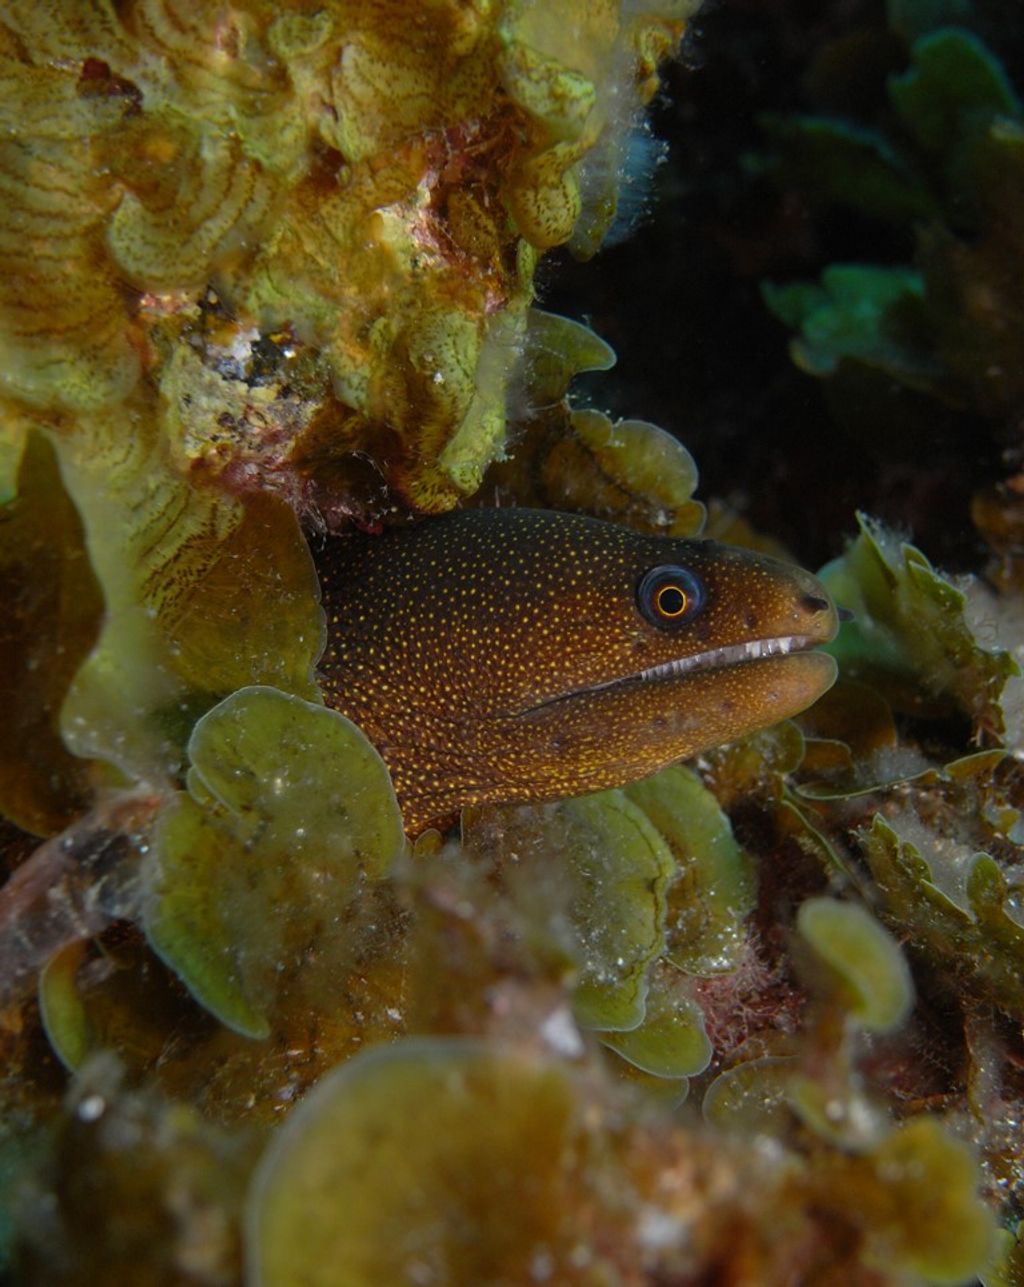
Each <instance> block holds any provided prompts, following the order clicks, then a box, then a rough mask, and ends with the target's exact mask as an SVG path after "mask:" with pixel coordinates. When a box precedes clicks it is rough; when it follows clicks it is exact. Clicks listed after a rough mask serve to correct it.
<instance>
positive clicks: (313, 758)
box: [145, 688, 404, 1037]
mask: <svg viewBox="0 0 1024 1287" xmlns="http://www.w3.org/2000/svg"><path fill="white" fill-rule="evenodd" d="M188 750H189V761H190V768H189V773H188V791H187V792H186V793H182V794H181V795H180V796H179V798H178V800H177V803H176V804H175V805H174V806H173V807H172V808H171V809H170V810H169V811H168V812H167V813H165V815H164V816H163V818H162V819H161V822H160V825H159V827H158V829H157V833H156V837H155V841H154V852H153V857H152V860H151V862H150V863H149V865H148V873H147V881H148V885H149V892H148V896H147V903H146V911H145V926H146V934H147V937H148V939H149V941H150V943H151V944H152V945H153V946H154V948H155V949H156V950H157V951H158V952H159V954H160V955H161V956H162V957H163V958H164V960H166V961H167V962H168V963H169V964H170V965H171V966H172V967H173V968H174V969H175V970H176V972H177V973H178V974H180V975H181V977H182V978H183V979H184V980H185V982H186V984H187V985H188V987H189V988H190V990H191V991H192V992H193V993H194V994H195V995H196V996H197V997H198V998H199V999H200V1001H201V1002H202V1003H203V1004H204V1005H205V1006H206V1007H207V1008H208V1009H210V1010H212V1011H213V1013H214V1014H216V1015H217V1016H218V1018H220V1019H221V1020H222V1021H223V1022H224V1023H226V1024H227V1025H228V1026H229V1027H231V1028H234V1029H235V1030H236V1031H239V1032H241V1033H243V1034H245V1035H247V1036H252V1037H264V1036H267V1035H268V1033H269V1032H270V1018H269V1016H270V1014H271V1013H272V1011H273V1010H274V1008H275V1005H276V1004H277V1003H278V1001H279V998H280V997H281V995H282V993H283V992H284V991H285V990H286V989H287V988H288V986H289V985H290V984H291V983H292V982H293V978H294V975H295V973H296V971H299V970H300V969H302V972H303V974H304V979H303V984H302V986H303V987H304V988H307V987H311V988H312V989H313V990H314V991H315V990H316V988H317V986H320V987H326V986H329V984H328V982H327V980H328V979H329V977H330V975H331V973H332V971H337V969H338V956H339V953H340V954H341V956H344V954H345V951H346V938H347V934H346V929H345V917H346V909H347V908H348V907H349V905H350V904H351V903H352V901H353V899H354V898H355V897H356V896H357V893H358V890H359V886H360V883H361V882H362V881H374V880H380V879H381V878H382V877H384V876H386V875H387V873H388V871H389V870H390V868H391V866H392V864H393V862H394V860H395V858H396V857H397V855H398V854H399V853H400V852H401V849H402V847H403V843H404V838H403V833H402V820H401V815H400V813H399V811H398V804H397V801H396V800H395V797H394V792H393V790H392V788H391V783H390V779H389V778H388V774H387V770H386V768H385V767H384V763H383V761H382V760H381V758H380V756H379V755H378V754H377V752H376V751H375V750H374V748H373V747H372V746H371V745H370V744H369V742H368V741H367V740H366V738H365V737H364V736H363V735H362V733H360V732H359V730H358V729H357V728H356V727H355V726H354V725H353V724H352V723H350V721H348V720H346V719H345V718H344V716H342V715H339V714H337V712H335V711H330V710H327V709H325V708H324V707H321V706H316V705H313V704H311V703H309V702H304V701H302V700H301V699H300V698H297V697H290V696H288V695H286V694H284V693H281V692H278V691H277V690H275V689H272V688H245V689H240V690H239V691H238V692H236V693H234V694H233V695H232V696H231V697H229V698H227V699H226V700H225V701H224V702H222V703H221V704H220V705H219V706H217V707H215V708H214V709H213V710H212V711H209V712H208V713H207V714H206V715H205V716H204V717H203V718H202V719H201V720H200V721H199V723H198V724H197V725H196V727H195V729H194V731H193V733H192V737H191V739H190V741H189V748H188ZM318 924H319V926H320V932H319V933H318V934H317V933H316V930H315V928H314V927H315V926H317V925H318ZM311 930H312V932H313V933H314V934H315V936H316V945H317V961H316V964H312V963H308V962H307V961H306V952H307V950H308V948H309V945H310V943H309V940H310V933H311ZM303 966H305V968H304V969H303Z"/></svg>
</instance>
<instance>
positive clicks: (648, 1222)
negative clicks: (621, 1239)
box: [637, 1207, 685, 1251]
mask: <svg viewBox="0 0 1024 1287" xmlns="http://www.w3.org/2000/svg"><path fill="white" fill-rule="evenodd" d="M684 1236H685V1230H684V1228H683V1226H682V1224H681V1223H680V1222H679V1221H678V1220H676V1219H673V1217H672V1216H670V1215H668V1214H667V1213H666V1212H664V1211H659V1210H658V1208H657V1207H647V1208H646V1209H645V1210H644V1211H643V1212H642V1213H641V1215H640V1223H639V1225H638V1227H637V1237H638V1238H639V1240H640V1244H641V1246H643V1247H646V1248H648V1249H649V1250H651V1251H662V1250H664V1248H666V1247H677V1246H678V1245H679V1244H680V1243H681V1242H682V1241H683V1239H684Z"/></svg>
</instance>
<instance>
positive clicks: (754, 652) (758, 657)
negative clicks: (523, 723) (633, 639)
mask: <svg viewBox="0 0 1024 1287" xmlns="http://www.w3.org/2000/svg"><path fill="white" fill-rule="evenodd" d="M825 642H826V639H823V638H822V636H821V635H781V636H779V637H778V638H775V639H750V640H748V641H747V642H746V643H738V644H724V645H723V646H721V647H718V648H708V649H706V650H705V651H704V652H696V653H692V654H691V655H690V656H688V657H676V658H673V660H671V661H663V662H659V664H658V665H656V666H648V667H647V668H646V669H644V670H638V671H635V672H633V673H632V674H628V675H620V676H619V677H618V678H617V679H609V680H606V681H605V682H604V683H602V684H590V685H587V686H584V687H582V688H573V689H570V690H569V691H568V692H565V693H559V694H558V695H557V696H555V697H548V698H546V699H545V700H544V701H541V702H537V703H536V705H534V706H529V707H527V708H526V709H525V710H522V711H520V712H519V714H520V715H530V714H532V713H533V712H534V711H537V710H541V709H542V708H543V707H545V706H551V705H553V704H554V703H556V702H563V701H566V700H568V699H569V698H573V697H582V696H587V695H589V694H591V693H602V692H607V691H608V689H610V688H619V687H621V686H622V685H623V684H636V683H650V682H651V681H653V680H659V679H680V678H682V677H684V676H687V675H695V674H700V673H701V672H703V671H709V670H728V669H730V668H731V667H733V666H743V665H749V664H751V663H753V662H757V661H766V660H768V658H770V657H786V656H789V655H790V654H791V653H799V652H807V651H809V650H810V649H812V648H816V647H817V646H818V645H819V644H822V643H825Z"/></svg>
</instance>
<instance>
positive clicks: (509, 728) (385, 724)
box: [317, 509, 837, 836]
mask: <svg viewBox="0 0 1024 1287" xmlns="http://www.w3.org/2000/svg"><path fill="white" fill-rule="evenodd" d="M317 558H318V567H319V572H320V578H321V585H322V590H323V604H324V609H325V611H326V615H327V640H328V642H327V646H326V648H325V651H324V654H323V657H322V658H321V661H320V671H321V678H322V684H323V691H324V697H325V699H326V701H327V703H328V705H329V706H332V707H333V708H334V709H335V710H338V711H341V713H342V714H344V715H346V716H348V718H349V719H351V720H353V721H354V722H355V723H356V724H358V725H359V727H360V728H361V729H362V730H363V731H364V732H365V733H366V735H367V736H368V737H369V738H370V740H371V741H372V742H373V743H374V745H375V746H376V747H377V749H378V750H379V752H380V754H381V755H382V756H383V758H384V761H385V762H386V764H387V766H388V768H389V769H390V771H391V775H392V778H393V780H394V784H395V790H396V792H397V794H398V800H399V803H400V805H401V807H402V812H403V816H404V818H405V824H406V830H407V831H408V832H409V834H410V835H413V836H415V835H418V834H419V833H420V832H422V831H423V830H425V829H426V828H427V827H431V826H439V827H444V826H446V825H448V824H450V823H451V822H452V821H453V820H454V819H455V818H456V817H457V816H458V813H459V810H460V809H461V808H463V807H464V806H465V805H469V804H479V803H483V802H485V801H494V802H504V801H523V800H538V801H539V800H552V799H559V798H562V797H565V796H574V795H582V794H585V793H586V792H589V791H598V790H602V789H603V788H605V787H614V786H623V785H625V784H626V783H628V782H632V781H635V780H636V779H638V778H643V777H646V776H647V775H648V774H651V773H655V772H657V770H658V769H660V768H662V767H664V766H665V765H667V764H671V763H672V762H673V761H675V760H680V759H683V758H684V757H686V756H690V755H694V754H696V753H697V752H698V751H702V750H706V749H707V748H709V747H712V746H716V745H718V744H719V743H722V742H727V741H730V740H731V739H733V738H736V737H740V736H741V735H743V734H745V733H749V732H751V731H753V730H754V729H758V728H763V727H765V726H766V725H769V724H774V723H775V722H776V721H778V720H781V719H785V718H787V717H788V716H791V715H795V714H797V712H799V711H801V710H803V709H804V708H805V707H807V706H809V705H810V704H811V703H812V702H813V701H815V700H816V699H817V698H818V697H819V696H820V695H821V694H822V693H823V692H825V691H826V689H828V688H829V686H830V685H831V684H832V683H833V681H834V679H835V674H836V669H835V662H834V661H833V660H832V658H831V657H829V656H827V655H825V654H824V653H821V652H816V651H813V649H814V647H815V645H817V644H821V643H827V642H828V641H829V640H830V639H832V638H833V636H834V635H835V632H836V628H837V617H836V610H835V608H834V606H833V604H832V602H831V600H830V599H829V597H828V594H827V593H826V591H825V590H824V588H823V587H822V586H821V585H820V584H819V582H818V581H816V580H815V578H814V577H813V576H811V575H810V574H809V573H807V572H804V571H801V570H800V569H799V568H796V567H792V566H790V565H789V564H786V563H783V562H780V561H778V560H775V559H769V558H765V557H762V556H761V555H757V554H752V553H750V552H749V551H746V550H740V549H733V548H730V547H728V546H725V545H720V544H718V543H717V542H714V541H702V540H676V539H673V538H670V537H658V536H647V535H644V534H642V533H639V532H635V531H633V530H632V529H630V528H628V527H621V526H618V525H617V524H614V523H606V522H602V521H600V520H598V519H593V518H586V517H583V516H581V515H578V514H567V513H556V512H552V511H547V510H531V509H478V510H464V511H461V512H458V513H454V514H450V515H446V516H444V517H442V518H437V519H430V520H426V521H423V522H421V523H418V524H416V525H414V526H410V527H404V528H395V529H392V530H389V531H387V532H385V533H384V534H383V535H379V536H373V535H364V534H361V533H360V534H354V535H349V536H341V537H335V538H332V539H331V540H330V541H329V543H328V545H327V547H326V548H325V549H324V550H323V551H321V552H320V553H319V554H318V556H317Z"/></svg>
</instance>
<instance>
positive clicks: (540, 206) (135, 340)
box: [0, 0, 695, 510]
mask: <svg viewBox="0 0 1024 1287" xmlns="http://www.w3.org/2000/svg"><path fill="white" fill-rule="evenodd" d="M694 7H695V5H694V4H693V3H685V4H679V3H664V2H662V3H658V0H652V3H651V5H650V7H649V9H647V10H641V11H640V12H637V13H634V12H628V13H627V12H623V11H622V8H621V6H620V3H619V0H600V2H599V3H596V4H585V5H584V4H580V3H578V0H559V3H558V4H555V5H546V6H536V5H529V4H521V3H511V2H509V3H505V4H493V5H492V4H490V3H484V2H483V0H481V2H480V3H474V4H470V5H465V4H462V3H457V2H456V0H431V3H430V4H429V5H425V6H420V7H416V6H409V5H407V4H404V3H395V2H394V0H387V2H383V0H382V2H381V3H379V4H374V5H364V4H360V3H355V2H354V0H333V2H332V3H330V4H328V5H325V6H324V7H323V8H322V9H320V10H318V11H316V12H314V13H305V12H302V11H296V12H285V13H281V12H280V11H279V7H278V6H276V5H271V4H269V3H267V2H266V0H247V2H246V3H244V4H241V5H236V6H233V7H232V8H231V9H230V10H229V11H225V12H224V14H223V15H221V17H220V18H219V20H218V21H215V22H214V21H210V20H209V18H208V17H207V16H205V15H204V10H203V9H202V6H196V5H194V4H191V3H189V0H137V2H136V3H133V4H131V5H128V6H122V7H119V8H117V9H115V8H114V7H113V6H110V5H107V4H105V3H101V2H97V3H89V2H88V0H82V2H81V3H80V4H75V5H71V6H68V5H57V4H53V5H43V6H42V7H40V8H38V9H37V10H33V11H32V12H28V11H26V10H23V9H15V8H11V7H8V9H7V10H5V13H4V15H3V23H2V25H0V77H2V85H3V89H4V93H3V94H2V95H0V114H2V119H3V121H4V123H5V129H4V138H5V142H4V144H3V148H2V154H0V174H2V178H3V185H4V191H5V198H6V199H5V203H4V207H3V210H4V213H3V215H2V216H0V269H2V271H0V280H2V283H3V285H2V288H0V352H2V354H3V356H4V358H5V364H6V367H7V369H8V372H9V373H10V374H9V376H8V383H7V387H6V396H7V397H8V398H10V399H12V400H13V401H14V402H16V403H17V404H19V405H21V406H24V407H27V408H31V409H32V410H33V411H35V412H38V413H41V414H52V413H54V412H59V413H62V414H64V415H66V416H69V417H71V418H72V419H75V418H79V417H86V418H88V417H89V416H92V415H95V414H98V413H101V412H103V413H109V412H111V411H113V410H114V409H116V408H122V407H125V406H126V405H127V404H129V403H132V404H133V405H135V406H136V407H137V408H138V412H139V413H141V414H142V415H143V416H144V417H145V418H147V419H150V418H152V417H153V415H154V412H155V411H156V409H157V408H158V407H162V409H163V411H164V412H165V413H166V412H168V411H170V412H171V413H172V423H171V424H170V425H169V427H168V428H169V434H170V436H171V438H175V437H179V438H180V437H181V435H177V434H176V433H175V426H174V424H173V413H174V412H175V410H176V403H175V400H174V399H173V398H170V399H168V397H167V395H168V394H169V393H170V391H171V390H172V388H173V387H174V384H175V380H176V375H175V370H176V366H175V350H176V349H177V348H180V347H181V346H187V345H188V343H189V335H190V330H189V326H190V317H191V310H192V309H193V308H194V305H195V304H196V302H197V301H198V299H199V298H200V296H201V295H202V293H203V291H204V290H205V289H206V287H207V286H210V285H213V286H215V287H216V289H217V291H218V292H219V293H220V295H221V296H222V298H223V300H225V301H226V303H227V305H228V307H229V309H230V310H231V317H230V321H229V326H228V330H229V331H231V332H233V336H234V339H233V344H234V347H235V348H236V350H237V351H238V352H240V353H242V354H243V355H244V352H245V350H246V349H247V348H248V346H249V344H250V342H251V337H252V336H254V335H258V333H259V330H260V329H262V331H263V332H264V333H270V332H275V331H281V332H285V333H287V334H288V336H289V337H290V340H291V343H292V344H293V345H304V346H311V347H312V348H313V349H315V350H316V351H318V352H319V353H320V354H321V355H322V357H323V360H324V366H325V370H326V373H327V375H328V376H329V379H330V382H331V385H332V386H333V392H334V400H333V401H332V399H331V398H326V397H325V398H321V399H320V402H319V404H318V405H319V409H320V410H321V411H322V412H323V413H324V415H325V416H326V418H327V420H328V421H329V422H330V434H329V439H330V443H331V448H330V449H331V452H332V454H333V455H334V456H336V457H342V456H345V455H346V454H350V453H369V454H371V455H372V456H373V457H374V458H375V459H376V460H377V461H378V464H379V466H380V468H381V469H382V470H383V472H384V474H385V476H386V477H387V479H388V481H389V482H390V483H391V484H392V485H393V486H394V487H395V488H397V489H398V490H399V491H400V492H401V493H402V494H403V495H404V497H405V498H406V500H407V501H409V502H410V503H412V504H413V505H415V506H416V507H418V508H420V509H424V510H438V509H446V508H449V507H450V506H451V505H453V504H454V503H455V502H456V501H457V500H458V499H459V498H460V497H461V496H464V495H466V494H469V493H472V492H473V491H474V490H475V489H476V488H477V486H478V485H479V483H480V479H481V475H482V472H483V470H484V468H485V467H486V465H487V464H488V462H489V461H490V460H492V459H493V458H494V457H495V456H496V455H498V454H500V452H501V449H502V445H503V442H504V418H505V404H506V388H507V384H508V378H509V374H510V371H511V370H512V368H513V366H514V365H515V360H516V355H517V353H518V351H519V349H520V348H521V346H522V342H523V333H524V327H525V318H526V309H527V306H528V305H529V303H530V300H531V297H532V293H533V272H534V267H535V263H536V258H537V252H538V251H540V250H543V249H546V248H547V247H549V246H551V245H554V244H557V243H560V242H564V241H566V240H568V239H569V237H570V236H571V235H572V232H573V227H574V225H575V223H576V220H577V217H578V215H579V213H580V209H581V204H580V197H579V191H578V185H577V180H576V177H575V172H576V169H577V167H578V166H579V164H580V163H581V162H582V161H583V160H584V159H585V157H586V155H587V153H588V152H589V151H590V150H591V149H592V148H594V147H595V146H596V145H598V144H599V143H600V144H606V143H607V140H608V139H609V138H612V137H618V136H620V135H621V134H622V133H623V132H624V131H625V130H627V129H628V128H629V127H630V125H631V124H632V118H633V116H634V114H635V113H636V112H637V111H638V110H639V108H640V107H641V106H642V104H643V102H644V101H646V99H647V98H649V96H650V94H651V93H652V92H653V89H654V86H655V83H656V82H655V80H654V79H653V63H654V62H656V61H657V58H659V57H663V56H665V55H666V54H668V53H670V52H671V50H672V48H673V46H674V44H675V43H677V42H678V39H679V36H680V34H681V32H682V30H683V25H684V22H685V19H686V17H687V16H688V13H689V12H690V10H692V9H693V8H694ZM606 204H607V202H606ZM610 213H613V210H612V211H610V212H609V218H610ZM608 221H609V220H608V219H607V218H606V219H604V220H603V226H607V223H608ZM591 239H592V240H594V236H592V238H591ZM596 240H599V234H597V235H596ZM596 240H595V245H596ZM127 284H130V286H131V287H132V288H134V289H133V290H126V285H127ZM144 376H145V377H146V378H145V379H143V377H144ZM223 393H224V397H225V404H226V405H224V406H222V407H220V408H219V409H218V408H217V406H216V398H215V397H214V398H213V399H212V400H209V409H210V411H211V413H212V420H213V421H216V420H218V418H219V415H218V411H219V412H220V413H224V412H227V411H229V409H230V404H231V401H232V399H233V398H235V396H236V391H232V390H230V389H228V388H225V389H224V390H223ZM266 401H267V399H264V402H266ZM285 402H286V403H287V398H286V399H285ZM263 412H264V415H268V416H269V420H270V422H271V437H272V438H275V437H276V441H275V443H274V451H275V454H276V457H277V458H278V459H287V458H288V456H289V453H290V452H292V451H294V452H295V456H294V458H293V463H294V461H295V460H298V459H299V458H300V457H301V454H302V445H301V442H300V440H301V438H302V436H303V430H304V429H308V427H309V426H308V419H309V417H308V416H306V417H305V420H306V421H307V423H306V424H303V423H302V422H301V420H300V422H299V423H296V422H295V421H294V419H291V418H289V413H288V408H287V406H284V407H276V406H274V405H273V399H271V400H270V406H269V407H268V406H264V408H263ZM122 419H123V416H122ZM318 440H319V441H320V442H321V443H322V442H323V437H322V435H321V436H320V437H319V439H318ZM191 444H192V451H193V453H194V454H193V457H192V458H193V459H198V460H202V461H204V463H207V464H210V465H212V466H213V467H214V468H215V469H222V468H224V464H225V462H224V461H223V460H222V459H219V458H218V454H217V452H216V451H214V449H213V443H212V440H211V439H209V438H208V439H207V440H206V441H204V440H203V439H202V438H198V439H197V438H195V437H194V436H193V438H192V439H191Z"/></svg>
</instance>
